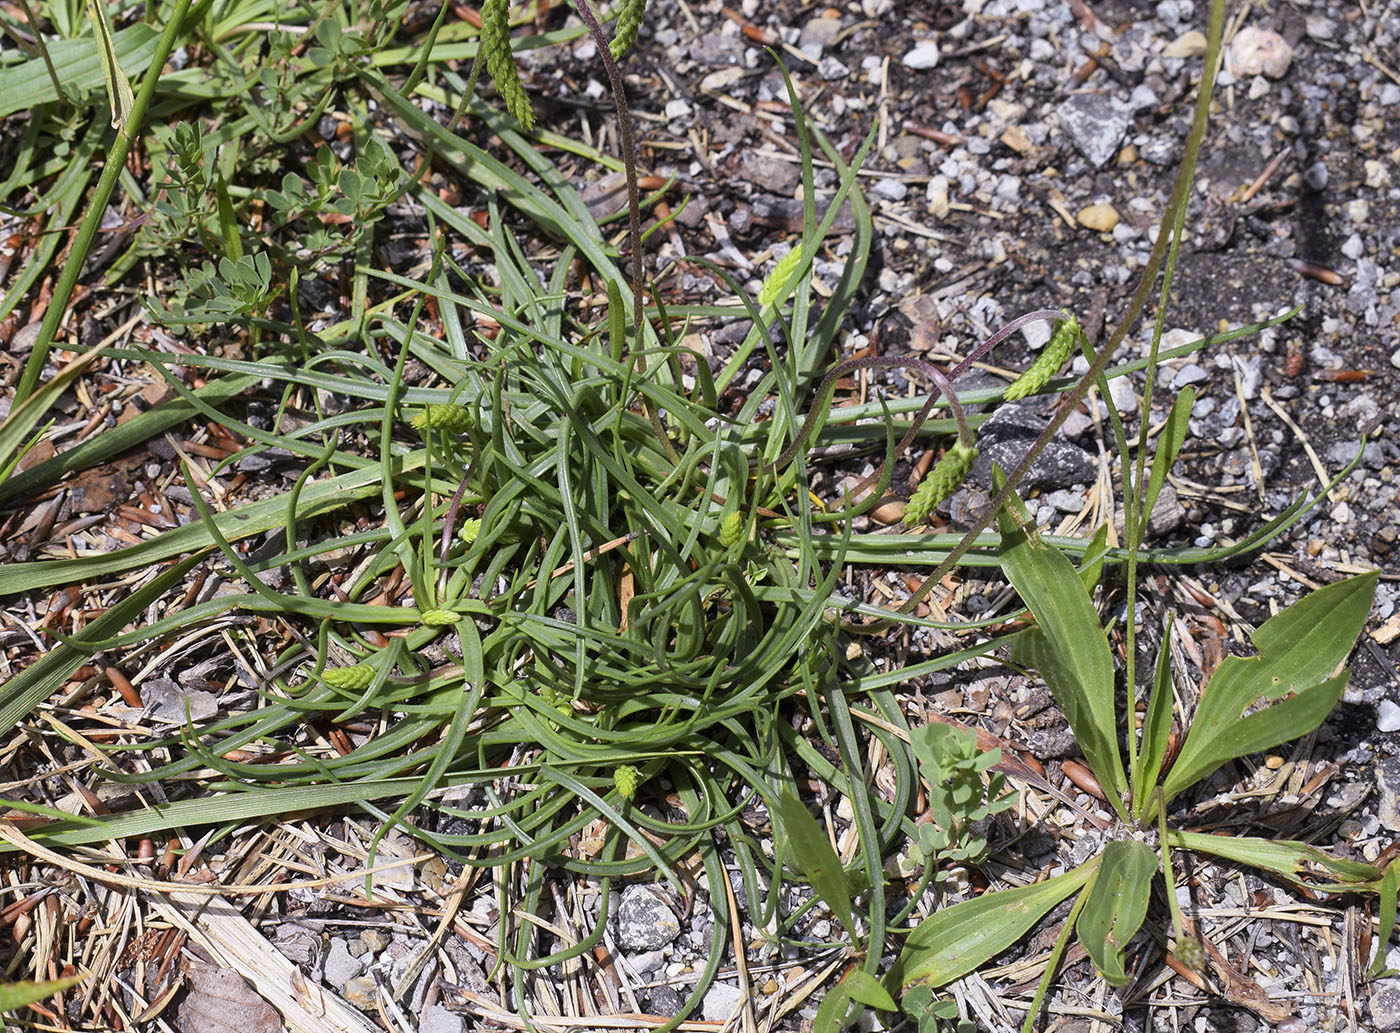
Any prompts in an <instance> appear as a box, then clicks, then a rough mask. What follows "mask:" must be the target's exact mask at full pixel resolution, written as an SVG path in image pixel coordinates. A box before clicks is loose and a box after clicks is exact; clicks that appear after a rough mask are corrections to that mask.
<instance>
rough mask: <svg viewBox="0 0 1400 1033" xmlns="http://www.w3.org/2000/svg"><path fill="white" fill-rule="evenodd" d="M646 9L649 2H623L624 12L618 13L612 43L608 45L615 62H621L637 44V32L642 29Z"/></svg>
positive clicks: (629, 0) (644, 0)
mask: <svg viewBox="0 0 1400 1033" xmlns="http://www.w3.org/2000/svg"><path fill="white" fill-rule="evenodd" d="M646 9H647V0H623V4H622V10H621V11H619V12H618V13H617V26H616V28H614V29H613V38H612V42H610V43H609V44H608V52H609V53H610V54H612V59H613V60H614V61H621V60H622V55H623V54H625V53H627V51H629V50H631V49H632V44H633V43H635V42H637V30H638V29H640V28H641V27H642V15H643V14H645V13H646Z"/></svg>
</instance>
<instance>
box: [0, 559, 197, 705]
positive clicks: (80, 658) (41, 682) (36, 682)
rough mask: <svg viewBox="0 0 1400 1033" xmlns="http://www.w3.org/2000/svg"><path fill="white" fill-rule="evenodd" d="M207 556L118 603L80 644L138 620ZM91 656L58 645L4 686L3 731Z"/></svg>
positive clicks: (83, 635)
mask: <svg viewBox="0 0 1400 1033" xmlns="http://www.w3.org/2000/svg"><path fill="white" fill-rule="evenodd" d="M205 555H207V554H206V553H199V554H196V555H194V556H191V557H189V558H187V559H185V560H183V561H181V562H180V563H177V564H176V565H175V566H173V567H171V568H170V569H169V570H167V571H165V572H164V573H162V574H160V575H159V576H158V577H156V578H154V579H152V580H151V582H150V583H149V584H146V585H143V586H142V587H141V588H139V589H137V590H136V591H135V592H132V593H131V594H130V595H128V596H126V597H124V598H122V599H120V600H118V601H117V602H116V603H114V604H113V605H112V606H110V607H109V608H108V609H107V612H106V613H104V614H103V615H102V616H101V617H98V618H97V619H96V620H95V621H93V622H92V623H91V624H89V625H87V626H86V627H85V628H83V630H82V631H80V632H78V634H77V636H76V641H77V642H79V643H81V642H84V641H89V640H99V641H100V640H102V639H105V638H108V637H110V636H112V635H115V634H117V633H118V632H119V631H121V629H122V628H123V627H125V626H126V625H127V624H128V623H130V622H131V621H134V620H138V619H139V618H140V616H141V611H142V610H144V609H145V608H146V607H147V606H150V605H151V604H152V603H154V602H155V601H156V600H158V599H160V598H161V596H162V595H164V594H165V593H166V592H168V591H169V590H170V589H171V588H172V587H174V586H175V585H177V584H179V583H180V579H181V578H183V577H184V576H185V575H186V574H187V573H188V572H189V571H190V570H191V569H192V568H193V567H194V566H195V565H196V564H198V563H199V562H200V561H201V560H203V559H204V557H205ZM88 657H89V654H88V653H87V652H85V651H84V650H83V649H82V648H81V647H80V646H70V645H58V646H55V647H54V648H53V649H50V650H49V651H48V652H47V653H45V654H44V655H43V656H41V657H40V658H39V659H38V660H36V661H34V663H32V664H30V665H29V666H28V667H26V668H25V669H24V670H23V671H21V672H20V673H19V674H17V675H16V676H15V677H13V678H11V679H10V680H9V681H7V682H5V684H4V685H2V686H0V732H6V733H7V732H9V731H10V729H12V728H14V727H15V725H16V724H18V723H19V722H20V721H21V720H23V719H24V716H25V715H26V714H28V713H29V711H30V710H32V709H33V708H34V707H35V705H36V704H38V703H39V701H40V700H43V699H47V698H48V697H49V696H50V695H52V694H53V693H54V692H55V691H56V690H57V689H58V687H59V686H60V685H62V684H63V683H64V682H65V681H67V679H68V677H69V675H71V674H72V673H73V672H74V671H76V670H77V669H78V668H79V667H81V666H82V665H83V664H85V663H87V661H88Z"/></svg>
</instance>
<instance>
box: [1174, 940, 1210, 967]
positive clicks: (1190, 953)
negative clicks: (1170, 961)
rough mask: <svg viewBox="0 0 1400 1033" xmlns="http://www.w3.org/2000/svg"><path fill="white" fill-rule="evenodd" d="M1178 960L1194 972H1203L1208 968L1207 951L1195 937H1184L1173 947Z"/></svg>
mask: <svg viewBox="0 0 1400 1033" xmlns="http://www.w3.org/2000/svg"><path fill="white" fill-rule="evenodd" d="M1172 953H1173V954H1175V955H1176V960H1177V961H1179V962H1181V963H1182V964H1183V965H1185V966H1186V967H1187V968H1189V969H1190V970H1191V971H1192V972H1203V971H1204V970H1205V967H1206V949H1205V947H1203V946H1202V945H1201V941H1200V940H1198V939H1196V938H1195V937H1194V936H1183V937H1181V938H1180V939H1179V940H1177V941H1176V943H1175V945H1173V947H1172Z"/></svg>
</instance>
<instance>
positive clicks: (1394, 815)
mask: <svg viewBox="0 0 1400 1033" xmlns="http://www.w3.org/2000/svg"><path fill="white" fill-rule="evenodd" d="M1376 793H1377V796H1378V797H1379V799H1378V800H1377V802H1376V817H1377V819H1378V820H1379V821H1380V823H1381V824H1382V825H1384V826H1385V827H1386V828H1388V829H1389V830H1390V831H1391V832H1400V757H1387V758H1385V760H1382V761H1380V762H1379V763H1378V764H1376Z"/></svg>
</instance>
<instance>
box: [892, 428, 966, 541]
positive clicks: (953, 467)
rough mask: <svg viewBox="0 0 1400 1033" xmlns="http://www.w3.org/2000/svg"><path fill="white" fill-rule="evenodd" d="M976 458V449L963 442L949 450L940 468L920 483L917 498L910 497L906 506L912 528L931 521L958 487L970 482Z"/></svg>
mask: <svg viewBox="0 0 1400 1033" xmlns="http://www.w3.org/2000/svg"><path fill="white" fill-rule="evenodd" d="M976 458H977V446H976V445H964V444H963V443H962V442H961V441H959V442H957V443H956V444H954V445H953V447H952V448H950V449H948V451H947V452H945V453H944V455H943V458H942V459H940V460H939V461H938V465H937V466H935V467H934V468H933V469H932V470H931V471H929V474H928V476H926V477H925V478H924V479H923V480H922V481H920V482H919V486H918V487H917V488H915V489H914V494H913V495H911V496H909V501H908V502H907V503H906V504H905V506H904V522H905V523H906V524H908V525H910V526H911V527H912V526H913V525H915V524H922V523H924V522H925V521H927V520H928V518H929V514H930V513H932V512H933V511H934V508H935V507H936V506H938V504H939V503H940V502H942V501H943V500H944V499H946V498H947V497H948V496H949V495H951V494H953V492H955V491H957V490H958V485H960V484H961V483H962V482H963V481H964V479H966V477H967V472H968V471H969V470H971V469H972V461H973V460H974V459H976Z"/></svg>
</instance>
